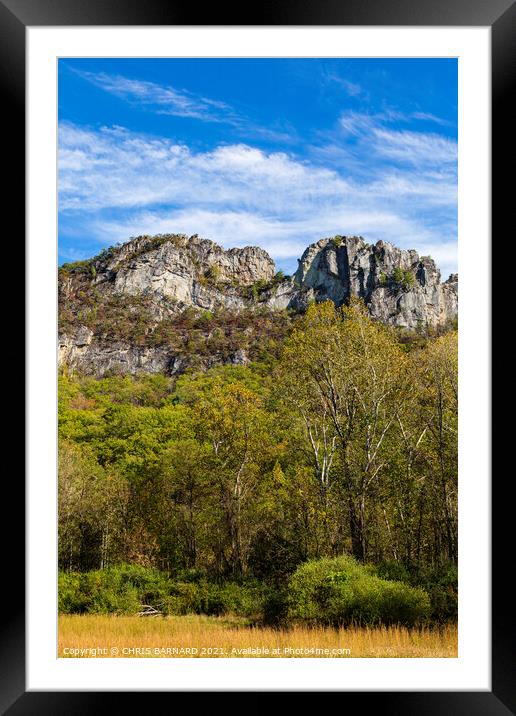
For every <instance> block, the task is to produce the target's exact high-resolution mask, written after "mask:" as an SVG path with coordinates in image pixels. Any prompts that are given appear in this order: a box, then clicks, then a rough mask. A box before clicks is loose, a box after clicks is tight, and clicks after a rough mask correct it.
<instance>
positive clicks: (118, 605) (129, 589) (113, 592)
mask: <svg viewBox="0 0 516 716" xmlns="http://www.w3.org/2000/svg"><path fill="white" fill-rule="evenodd" d="M182 578H183V580H184V581H180V582H176V581H174V580H172V579H171V578H170V577H169V576H168V575H167V574H166V573H164V572H160V571H159V570H157V569H152V568H147V567H140V566H138V565H129V564H122V565H118V566H114V567H108V568H107V569H103V570H96V571H92V572H83V573H78V572H71V573H66V572H61V573H60V574H59V612H60V613H61V614H86V613H89V614H136V613H137V612H138V611H139V610H140V607H141V605H142V604H149V605H151V606H153V607H155V608H156V609H158V610H159V611H161V612H163V614H175V615H184V614H208V615H222V614H235V615H237V616H245V617H254V618H257V617H258V616H259V615H260V613H261V611H262V603H263V588H262V587H261V585H259V584H254V583H250V584H236V583H233V582H227V583H225V584H216V583H213V582H209V581H207V580H206V579H205V578H204V577H202V576H201V575H199V574H195V573H193V572H192V573H190V574H187V573H185V574H183V575H182ZM186 580H190V581H186Z"/></svg>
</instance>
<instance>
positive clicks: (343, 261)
mask: <svg viewBox="0 0 516 716" xmlns="http://www.w3.org/2000/svg"><path fill="white" fill-rule="evenodd" d="M59 292H60V305H61V306H62V307H65V308H66V309H67V315H68V319H67V321H65V325H64V326H62V330H61V333H60V336H59V363H60V365H63V366H68V367H69V368H70V369H72V370H77V371H80V372H84V373H90V374H96V375H104V374H105V373H107V372H110V371H114V372H124V373H132V374H135V373H139V372H160V373H161V372H163V373H167V374H174V373H179V372H182V371H183V370H185V368H187V367H190V366H191V365H192V360H190V359H189V360H185V358H184V355H182V354H181V352H178V351H177V350H175V349H174V347H173V346H172V345H167V344H165V345H162V344H159V345H156V343H155V342H154V343H153V342H152V341H150V342H148V343H146V342H145V340H139V341H138V343H137V344H136V343H131V341H130V340H121V339H119V338H116V337H115V338H114V337H113V334H112V333H110V332H109V331H107V332H106V331H104V332H102V331H99V330H98V329H97V328H96V327H95V324H94V322H90V323H89V325H90V326H93V330H92V329H91V328H89V327H88V326H86V325H84V324H83V322H82V321H83V320H84V319H82V320H81V318H80V315H81V314H82V307H83V303H82V302H84V298H83V296H85V295H87V296H88V297H89V298H88V300H89V303H88V301H86V303H87V305H88V310H90V311H91V310H92V308H91V307H92V306H95V305H96V302H97V301H99V297H100V299H102V300H104V301H106V300H107V302H108V303H109V301H112V302H115V303H117V305H118V310H121V311H122V314H117V315H119V316H120V315H123V316H124V317H125V318H126V319H127V320H131V321H132V320H133V318H134V320H135V321H138V319H140V322H141V320H142V316H143V315H145V319H144V321H143V322H144V334H145V335H146V334H147V333H148V334H149V335H150V334H151V333H152V330H153V328H154V326H156V325H158V323H159V322H160V321H162V320H163V319H164V318H166V317H167V316H168V317H170V316H171V315H172V316H174V315H177V316H179V315H181V314H182V312H183V311H184V310H185V309H188V308H193V309H199V310H200V311H203V310H204V311H213V310H217V309H228V310H230V311H237V312H239V311H242V310H250V311H254V310H255V309H257V308H262V309H263V308H266V309H269V310H270V311H273V312H275V311H277V310H280V309H285V308H288V309H292V310H294V311H302V310H304V308H305V307H306V306H307V305H308V303H309V302H310V301H312V300H316V301H321V300H331V301H333V302H334V303H335V304H336V305H342V304H343V303H345V302H346V301H347V300H348V299H349V298H350V297H351V296H358V297H360V298H362V299H363V300H364V302H365V303H366V305H367V307H368V309H369V311H370V313H371V315H372V316H373V317H374V318H376V319H378V320H381V321H383V322H385V323H388V324H391V325H396V326H399V327H404V328H408V329H416V328H420V327H421V328H429V327H430V328H437V327H440V326H444V325H446V324H448V323H449V322H450V321H452V320H453V319H454V318H455V317H456V316H457V311H458V276H457V274H452V275H451V276H450V277H449V278H448V280H447V281H445V282H444V283H441V277H440V272H439V269H438V268H437V267H436V265H435V263H434V261H433V259H431V258H430V257H428V256H419V254H418V253H417V252H416V251H413V250H409V251H407V250H402V249H399V248H397V247H395V246H393V245H392V244H389V243H386V242H384V241H378V242H377V243H376V244H374V245H371V244H368V243H367V242H366V241H364V239H363V238H361V237H357V236H347V237H343V236H337V237H334V238H327V239H321V240H320V241H317V242H316V243H314V244H312V245H310V246H309V247H308V248H307V249H306V250H305V251H304V253H303V255H302V257H301V259H300V260H299V265H298V268H297V271H296V273H295V274H294V276H292V277H285V278H282V277H280V276H279V275H278V276H276V277H275V266H274V262H273V260H272V259H271V258H270V256H269V255H268V254H267V252H265V251H264V250H263V249H261V248H258V247H246V248H242V249H238V248H235V249H229V250H224V249H222V248H221V247H220V246H218V245H217V244H215V243H213V242H212V241H208V240H206V239H201V238H199V237H198V236H197V235H194V236H191V237H186V236H184V235H165V236H157V237H150V236H143V237H138V238H136V239H133V240H131V241H129V242H127V243H126V244H123V245H122V246H118V247H115V248H113V249H110V250H108V251H106V252H104V253H103V254H101V255H100V256H98V257H96V258H95V259H92V260H91V261H88V262H81V263H80V264H77V265H72V266H71V267H68V268H66V267H64V268H63V270H62V271H61V272H60V286H59ZM124 297H125V298H124ZM139 301H141V304H140V303H139ZM125 302H127V306H126V304H125ZM135 302H136V303H135ZM104 305H107V304H104ZM140 305H142V307H143V305H144V306H145V314H143V313H142V312H141V311H143V308H142V309H141V311H140V313H139V310H140V309H139V308H138V307H139V306H140ZM62 313H64V311H62ZM70 314H71V315H72V317H73V318H72V320H70ZM75 317H76V318H75ZM85 322H86V323H87V322H88V321H85ZM248 360H249V358H248V356H247V354H246V352H245V350H240V349H236V350H235V351H234V352H233V353H230V354H227V353H226V354H224V356H223V357H221V356H217V355H214V356H209V355H208V356H198V359H197V361H196V362H195V367H204V368H208V367H210V365H212V364H213V363H217V362H221V361H226V362H227V361H229V362H232V363H235V364H241V365H245V364H246V363H247V362H248Z"/></svg>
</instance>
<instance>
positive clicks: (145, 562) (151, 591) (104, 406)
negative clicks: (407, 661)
mask: <svg viewBox="0 0 516 716" xmlns="http://www.w3.org/2000/svg"><path fill="white" fill-rule="evenodd" d="M95 310H97V314H96V317H95V318H93V317H92V316H94V315H95ZM103 310H104V309H103ZM98 311H99V307H98V306H97V309H95V304H92V306H91V312H90V313H91V315H90V317H88V315H85V316H84V317H83V318H82V320H83V322H84V323H87V322H88V321H89V320H96V321H101V323H102V322H103V323H102V325H103V326H104V328H103V330H106V331H108V330H110V331H113V332H116V331H119V330H127V331H131V330H136V328H138V322H136V321H135V322H132V320H131V318H130V312H127V310H126V309H124V310H122V307H120V314H117V313H116V311H115V312H114V313H113V314H109V312H107V313H106V314H103V315H102V316H101V317H100V318H99V312H98ZM118 315H119V316H120V319H121V320H120V321H119V320H118V319H117V316H118ZM245 315H246V314H244V315H243V316H236V315H235V318H234V321H235V324H234V325H236V326H238V330H235V331H234V337H233V338H232V337H231V336H233V334H232V332H231V328H230V327H231V325H232V324H231V320H230V319H229V314H226V315H225V316H223V314H220V315H217V314H215V315H214V314H210V315H206V316H204V317H202V316H201V317H189V316H188V314H186V315H185V314H183V316H182V317H181V320H182V321H184V333H183V334H181V332H179V331H176V330H175V329H174V331H173V336H172V338H170V339H171V340H172V339H173V340H176V341H179V342H181V341H182V342H183V345H184V344H185V342H186V345H188V344H189V342H195V341H210V340H215V338H214V337H213V336H214V335H215V336H218V338H217V340H220V344H221V345H220V347H219V348H218V350H221V351H224V350H229V348H227V347H224V346H225V343H224V342H225V341H226V342H227V341H230V340H234V341H236V342H237V343H238V341H239V340H245V338H244V336H245V335H246V333H245V329H244V330H242V326H241V325H239V324H238V321H245V320H248V319H246V318H245ZM106 316H107V318H106ZM275 316H276V318H274V319H272V318H270V316H265V315H262V316H260V314H259V313H257V314H256V315H255V317H254V318H253V320H254V324H253V331H254V333H253V335H254V336H255V337H256V340H255V344H254V346H255V347H254V348H252V349H251V350H250V362H249V363H248V364H247V365H218V366H215V367H213V368H211V369H209V370H207V371H198V370H192V369H191V370H189V371H186V372H185V373H184V374H182V375H180V376H174V377H167V376H165V375H161V374H155V375H141V376H138V377H131V376H127V375H125V376H122V375H113V376H109V377H104V378H102V379H98V378H94V377H88V376H84V375H82V376H81V375H80V374H75V375H70V374H67V371H66V370H64V371H63V374H62V375H61V377H60V388H59V436H60V440H59V564H60V569H61V570H62V575H61V578H60V609H61V611H62V612H63V613H92V612H93V613H97V614H134V613H135V612H136V611H137V610H138V608H139V606H140V605H141V604H150V605H152V606H155V607H156V608H157V609H159V610H160V611H161V612H162V613H166V614H171V615H180V614H186V613H196V614H212V615H224V614H233V615H240V616H242V617H245V618H246V619H250V620H252V621H253V622H254V623H260V624H262V625H263V624H266V623H268V624H272V625H278V624H287V623H289V624H293V623H300V624H309V625H310V624H312V625H313V623H314V622H317V623H323V624H346V623H362V624H378V623H381V624H389V623H391V624H397V623H400V624H407V625H411V624H423V623H430V622H442V621H447V620H450V619H451V620H453V619H454V618H455V617H456V604H457V594H456V563H457V397H458V393H457V334H456V332H455V331H449V332H447V333H445V334H444V335H439V336H435V337H426V338H424V339H423V338H421V336H419V337H418V336H417V335H415V334H410V335H409V334H408V333H407V332H405V333H404V334H403V335H401V334H400V332H399V331H396V330H395V329H394V328H389V327H386V326H384V325H383V324H381V323H379V322H377V321H374V320H372V318H371V317H370V315H369V314H368V312H367V311H366V309H365V307H364V305H363V303H362V302H361V301H359V300H354V299H353V300H351V302H350V304H349V305H344V306H342V307H341V308H335V306H334V304H333V303H332V302H330V301H327V302H321V303H318V304H315V303H314V304H311V305H310V306H309V307H308V310H307V311H306V313H305V314H304V315H298V316H296V319H295V320H293V319H292V317H291V316H289V314H288V313H286V312H278V313H276V314H275ZM122 317H125V318H124V319H123V320H125V322H126V324H127V327H126V328H121V325H120V323H121V322H122ZM62 320H63V321H67V320H71V319H70V318H69V317H67V315H66V314H65V315H63V316H62ZM202 321H204V322H205V325H208V326H209V327H210V330H209V331H206V330H205V329H204V328H202V327H200V323H199V322H202ZM218 321H220V323H219V324H217V322H218ZM109 326H110V327H109ZM135 326H136V328H135ZM138 330H141V331H142V335H144V336H145V340H149V339H150V338H149V334H147V333H146V330H147V328H146V324H145V321H144V320H142V326H141V328H140V329H138ZM157 330H158V327H154V328H153V329H152V332H153V334H154V335H155V334H156V331H157ZM160 330H162V331H165V332H166V325H165V324H163V325H162V326H161V329H160ZM217 330H220V332H221V333H220V334H217ZM151 335H152V334H151ZM158 335H159V334H158ZM208 335H209V336H210V338H206V336H208ZM248 335H251V332H249V334H248ZM167 340H169V339H168V338H167ZM237 343H235V345H233V344H232V345H231V350H233V349H234V347H235V346H236V345H237ZM190 350H191V351H192V354H194V353H195V352H197V351H199V350H200V348H199V347H198V346H197V347H195V348H191V349H190ZM346 555H347V556H346ZM335 560H337V561H335ZM338 560H341V561H340V562H339V561H338ZM342 560H344V561H342ZM346 560H347V561H346Z"/></svg>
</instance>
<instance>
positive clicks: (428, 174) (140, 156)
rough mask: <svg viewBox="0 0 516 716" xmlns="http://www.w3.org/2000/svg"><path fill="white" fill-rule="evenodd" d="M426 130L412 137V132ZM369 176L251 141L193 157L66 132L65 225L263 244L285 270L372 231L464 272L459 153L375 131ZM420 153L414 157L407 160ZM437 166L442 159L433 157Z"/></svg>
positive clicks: (181, 148) (427, 139)
mask: <svg viewBox="0 0 516 716" xmlns="http://www.w3.org/2000/svg"><path fill="white" fill-rule="evenodd" d="M416 134H417V135H418V136H417V137H416V136H413V135H416ZM369 138H370V141H369V144H368V145H367V147H366V152H367V156H368V157H369V161H368V163H367V164H366V165H365V166H364V172H363V174H362V176H361V177H360V179H358V178H357V175H356V174H355V173H353V175H351V174H349V173H347V172H346V171H345V170H343V169H336V168H329V167H328V166H320V165H318V164H316V163H314V162H313V161H312V162H311V161H308V160H303V161H302V160H300V159H299V158H298V157H296V156H293V155H291V154H288V153H286V152H265V151H263V150H260V149H258V148H256V147H253V146H249V145H248V144H242V143H240V144H231V145H226V146H218V147H215V148H214V149H212V150H209V151H198V152H196V151H193V150H192V149H191V148H189V147H188V146H186V145H184V144H178V143H176V142H173V141H171V140H169V139H166V138H162V137H150V136H145V135H141V134H136V133H134V132H131V131H128V130H126V129H123V128H121V127H110V128H103V129H101V130H91V129H85V128H82V127H79V126H75V125H73V124H70V123H65V124H63V125H62V126H61V127H60V212H61V219H60V222H61V228H62V231H63V235H64V236H66V232H67V227H68V226H70V227H73V226H74V225H76V224H77V222H80V223H81V226H82V227H83V230H84V234H85V235H88V236H89V237H90V238H91V237H92V236H95V237H96V239H97V241H99V242H102V243H104V244H110V243H114V242H116V241H123V240H126V239H127V238H128V237H129V236H131V235H137V234H139V233H157V232H184V233H190V234H191V233H199V234H200V235H204V236H206V237H207V238H212V239H214V240H215V241H218V242H219V243H221V244H223V245H225V246H242V245H247V244H259V245H260V246H263V247H264V248H265V249H267V250H268V251H269V252H270V253H271V255H272V256H273V257H274V258H276V259H279V260H280V261H281V262H282V265H283V266H285V267H286V268H287V269H294V268H295V259H296V258H297V257H299V255H300V253H301V251H302V250H303V249H304V248H305V246H306V245H307V244H308V243H311V242H312V241H316V240H318V239H319V238H321V237H322V236H324V235H327V236H330V235H334V234H336V233H339V234H355V233H356V234H362V235H364V236H365V237H366V238H367V239H368V240H371V241H376V240H378V239H384V240H387V241H391V242H393V243H395V244H397V245H399V246H402V247H406V248H416V249H417V250H419V252H420V253H422V254H429V253H431V254H433V255H434V258H435V259H436V260H441V262H442V266H441V268H442V269H443V272H450V271H453V270H455V269H456V262H455V259H454V252H455V242H456V218H455V212H456V180H455V176H454V164H453V161H452V160H451V159H450V157H449V152H451V153H452V154H453V147H451V146H449V144H448V140H447V141H443V142H440V141H438V139H442V138H437V137H434V136H433V135H428V134H424V133H412V132H395V131H393V130H385V129H382V128H380V127H379V126H377V125H374V126H372V127H371V129H370V135H369ZM411 154H412V155H414V156H417V157H418V160H417V161H409V160H408V159H409V156H410V155H411ZM430 159H432V161H430Z"/></svg>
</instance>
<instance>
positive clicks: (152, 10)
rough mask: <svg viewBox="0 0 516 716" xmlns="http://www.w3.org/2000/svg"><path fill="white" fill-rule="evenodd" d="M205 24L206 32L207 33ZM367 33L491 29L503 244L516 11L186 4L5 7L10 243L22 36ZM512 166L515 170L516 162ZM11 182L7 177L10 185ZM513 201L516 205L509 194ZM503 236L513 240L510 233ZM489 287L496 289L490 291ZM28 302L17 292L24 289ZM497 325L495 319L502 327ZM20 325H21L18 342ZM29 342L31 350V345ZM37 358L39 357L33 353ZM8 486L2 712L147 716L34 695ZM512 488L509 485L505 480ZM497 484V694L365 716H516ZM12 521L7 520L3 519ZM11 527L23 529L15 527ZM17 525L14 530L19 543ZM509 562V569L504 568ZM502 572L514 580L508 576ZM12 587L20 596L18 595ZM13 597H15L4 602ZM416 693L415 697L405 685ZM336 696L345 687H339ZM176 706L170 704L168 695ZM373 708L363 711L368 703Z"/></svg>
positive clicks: (119, 1)
mask: <svg viewBox="0 0 516 716" xmlns="http://www.w3.org/2000/svg"><path fill="white" fill-rule="evenodd" d="M199 16H201V17H202V19H203V22H202V23H199V22H198V19H199ZM199 24H202V25H362V26H367V25H369V26H374V25H384V26H388V25H390V26H396V25H400V26H418V25H420V26H443V27H444V26H489V27H490V28H491V40H492V236H493V238H494V237H498V236H499V237H500V239H499V240H500V243H501V241H502V239H501V236H502V230H503V229H505V228H506V227H507V228H508V227H510V226H511V223H510V221H509V212H511V213H512V207H513V206H514V198H513V196H512V194H513V193H514V189H513V186H514V183H513V182H511V181H509V180H508V179H507V178H506V177H510V169H511V168H512V166H511V159H512V157H513V156H514V152H511V151H510V148H511V146H512V147H513V148H514V139H513V136H514V114H513V113H512V112H511V111H510V100H511V99H512V97H511V91H510V90H511V88H512V86H513V80H514V76H515V68H516V43H515V42H514V29H515V28H516V4H515V3H514V0H489V2H488V1H487V0H469V1H466V0H432V1H430V0H350V1H347V0H319V1H318V2H315V1H314V2H312V3H308V2H307V0H304V1H303V0H283V1H278V2H275V3H273V2H266V3H261V4H260V5H259V6H254V7H248V8H247V10H246V9H245V6H243V5H241V6H240V7H238V6H234V5H230V4H229V3H228V4H227V6H221V5H220V4H219V3H217V4H214V5H211V6H209V5H208V6H206V7H204V8H203V9H202V12H200V11H199V9H198V8H197V7H196V6H194V5H193V4H192V3H187V2H184V1H183V0H169V2H166V1H164V0H145V2H143V1H142V0H87V1H86V0H83V1H82V2H81V0H0V87H1V89H2V95H1V96H2V97H3V103H2V104H3V111H2V113H1V115H2V123H3V126H4V137H6V138H8V143H7V144H8V150H10V152H11V160H10V161H9V163H8V165H7V166H8V168H9V172H8V174H9V181H8V182H7V184H6V187H5V191H6V192H7V196H6V200H5V207H8V208H9V211H8V212H5V213H8V217H6V220H7V221H8V222H9V223H12V230H11V236H16V237H19V236H20V233H21V227H23V226H24V225H25V162H24V157H25V129H24V127H25V31H26V28H27V27H28V26H66V25H98V26H100V25H110V26H114V25H115V26H116V25H147V26H149V25H199ZM512 161H514V160H512ZM4 176H5V173H4ZM509 192H510V194H511V195H510V194H509ZM504 233H505V232H504ZM489 283H490V282H489V281H487V282H486V280H485V271H484V273H483V274H482V284H483V286H482V300H486V299H487V300H488V297H489V293H491V296H492V299H493V301H495V302H496V301H497V300H498V294H499V292H500V290H499V287H498V283H497V282H495V281H493V288H492V291H490V288H489ZM486 286H487V289H486ZM18 293H19V289H18ZM494 316H495V314H494V312H493V318H494ZM19 325H20V323H19V322H14V323H13V327H14V333H16V326H18V331H19ZM22 342H23V340H22ZM29 348H31V347H30V346H29ZM492 367H493V376H494V375H497V374H499V373H500V369H501V366H500V365H499V361H498V356H497V354H496V353H495V354H494V355H493V366H492ZM492 424H493V429H492V432H493V438H492V454H493V455H495V454H497V452H498V450H497V448H500V447H501V445H502V444H503V443H502V441H503V440H504V437H503V435H502V431H503V427H502V426H501V425H498V424H497V425H496V430H495V429H494V427H495V422H494V421H493V423H492ZM5 476H6V477H8V476H9V480H8V481H7V480H6V482H9V484H8V485H5V486H4V490H6V491H8V495H6V494H4V497H6V498H7V499H6V502H5V503H4V505H7V504H8V505H9V508H8V511H9V515H10V518H11V519H10V520H9V522H8V521H7V520H5V519H4V520H3V521H2V526H3V528H4V542H3V544H4V545H9V549H8V550H7V549H6V550H4V555H3V558H4V559H3V562H4V569H5V572H4V574H5V575H6V576H7V575H8V583H9V585H10V586H9V594H5V596H6V597H7V605H6V607H5V609H4V610H2V612H1V615H2V631H1V646H0V678H1V683H0V687H1V691H0V708H1V709H2V713H9V714H11V715H12V716H17V715H18V714H33V713H34V714H36V713H37V714H41V713H47V712H48V713H52V714H74V715H75V714H82V713H91V712H92V711H93V710H95V711H98V710H99V709H100V710H101V711H102V710H103V709H104V710H108V709H109V710H110V711H111V712H112V713H119V712H120V711H121V710H122V708H125V707H126V703H127V701H128V698H127V697H128V696H129V698H130V699H131V702H130V704H128V705H130V706H131V708H139V707H140V704H143V699H146V702H145V703H146V705H147V707H146V711H147V712H148V698H149V694H148V692H137V693H135V692H131V693H129V694H128V693H120V692H116V693H115V692H102V693H95V692H69V691H68V692H56V693H50V692H43V691H41V692H32V691H31V692H26V690H25V613H24V592H23V588H22V587H20V586H16V585H23V584H24V567H23V564H24V532H23V524H24V486H23V480H22V478H21V477H20V476H18V480H15V479H14V477H15V475H14V472H11V473H5ZM508 477H509V476H508ZM503 478H504V474H503V472H502V475H501V479H500V480H498V481H497V480H493V485H492V501H493V517H492V524H493V529H492V545H493V551H492V567H493V582H492V586H493V591H492V615H493V616H492V691H491V692H485V691H478V692H475V691H472V692H448V691H446V692H396V693H394V692H381V693H380V692H347V693H346V708H349V707H350V701H349V699H350V698H352V697H353V698H354V699H355V698H356V697H357V696H358V698H360V699H362V700H361V702H360V706H361V707H362V708H364V707H366V708H375V707H376V708H378V709H379V710H381V712H383V713H396V714H411V715H412V714H421V715H425V714H434V713H439V714H468V716H475V715H476V714H482V715H483V716H484V715H485V714H493V716H494V715H496V716H497V715H498V714H499V715H500V716H502V714H509V713H516V689H515V681H516V678H515V674H516V672H515V670H514V666H515V659H514V641H513V640H512V637H513V630H511V629H510V627H509V625H510V624H511V615H512V614H513V611H514V604H513V600H512V591H511V589H509V588H507V586H506V585H505V584H504V577H506V575H507V571H508V570H509V571H510V566H511V561H510V560H509V558H508V556H507V555H508V550H507V545H511V536H512V534H511V533H512V521H513V519H514V518H512V520H511V512H509V510H511V511H512V501H511V500H510V499H508V494H509V493H508V490H509V483H510V480H509V479H507V480H504V479H503ZM6 512H7V510H6V509H4V515H5V513H6ZM13 519H14V522H13ZM13 524H14V530H15V531H13ZM506 560H507V561H506ZM504 570H505V571H504ZM11 585H12V586H11ZM5 591H7V590H5ZM407 688H410V685H407ZM336 690H337V687H336ZM162 696H164V697H165V698H168V699H170V697H173V694H170V693H166V694H162ZM364 699H365V701H364Z"/></svg>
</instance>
